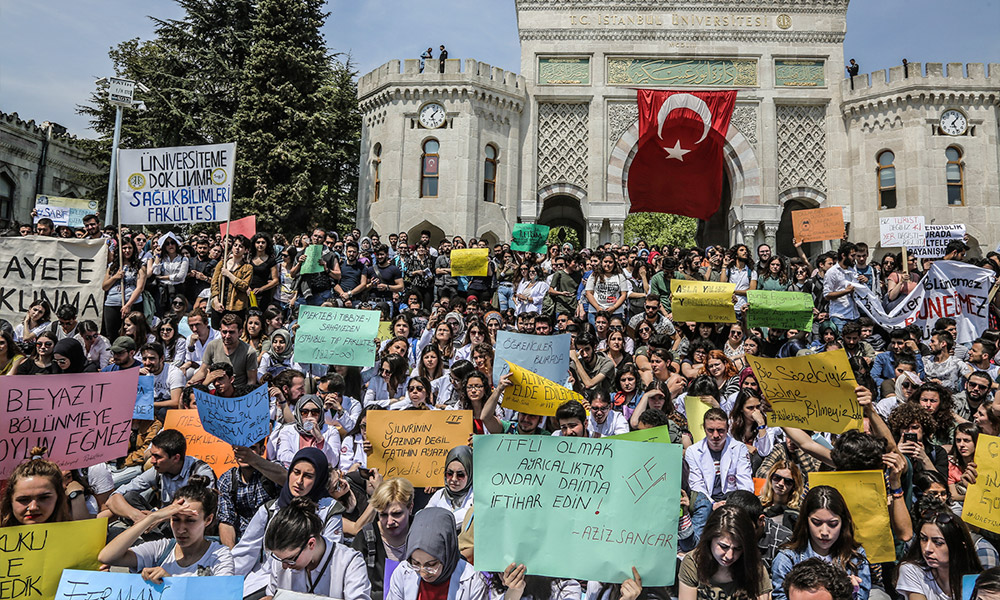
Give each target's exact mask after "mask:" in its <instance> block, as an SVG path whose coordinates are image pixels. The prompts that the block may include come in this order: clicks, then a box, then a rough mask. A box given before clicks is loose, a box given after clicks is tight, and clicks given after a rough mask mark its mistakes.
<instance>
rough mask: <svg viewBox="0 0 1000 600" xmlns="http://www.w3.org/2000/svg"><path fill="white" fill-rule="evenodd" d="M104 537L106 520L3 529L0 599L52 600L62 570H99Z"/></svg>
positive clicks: (105, 539)
mask: <svg viewBox="0 0 1000 600" xmlns="http://www.w3.org/2000/svg"><path fill="white" fill-rule="evenodd" d="M107 537H108V520H107V519H88V520H86V521H70V522H66V523H45V524H42V525H22V526H19V527H7V528H5V529H4V530H3V538H4V540H6V541H5V542H4V546H3V550H4V557H3V562H4V563H5V566H4V568H2V569H0V590H3V593H2V594H0V595H2V596H3V597H5V598H39V597H40V598H44V599H45V600H52V599H53V598H55V596H56V589H57V588H58V587H59V578H60V577H61V576H62V572H63V569H82V570H84V571H96V570H97V568H98V567H100V566H101V563H99V562H98V561H97V554H98V553H99V552H100V551H101V548H104V544H105V542H106V541H107Z"/></svg>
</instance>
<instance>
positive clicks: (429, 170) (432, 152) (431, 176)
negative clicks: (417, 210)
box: [420, 139, 441, 198]
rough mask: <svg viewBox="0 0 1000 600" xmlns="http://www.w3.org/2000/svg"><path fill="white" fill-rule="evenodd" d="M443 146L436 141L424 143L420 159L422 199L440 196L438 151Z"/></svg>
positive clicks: (431, 140)
mask: <svg viewBox="0 0 1000 600" xmlns="http://www.w3.org/2000/svg"><path fill="white" fill-rule="evenodd" d="M440 148H441V145H440V144H438V141H437V140H435V139H429V140H427V141H426V142H424V153H423V155H422V156H421V157H420V168H421V171H420V197H421V198H437V195H438V166H439V165H438V163H439V157H438V150H439V149H440Z"/></svg>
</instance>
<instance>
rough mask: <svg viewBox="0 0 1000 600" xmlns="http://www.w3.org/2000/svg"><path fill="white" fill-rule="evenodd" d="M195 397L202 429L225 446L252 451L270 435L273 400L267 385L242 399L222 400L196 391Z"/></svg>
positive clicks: (241, 397)
mask: <svg viewBox="0 0 1000 600" xmlns="http://www.w3.org/2000/svg"><path fill="white" fill-rule="evenodd" d="M194 395H195V398H197V405H198V418H199V419H200V420H201V425H202V427H204V428H205V431H207V432H208V433H210V434H212V435H214V436H215V437H217V438H219V439H220V440H222V441H223V442H226V443H227V444H232V445H234V446H247V447H249V446H253V445H254V444H256V443H257V442H259V441H261V440H262V439H264V438H266V437H267V434H268V433H270V430H271V419H270V411H271V397H270V396H269V395H268V393H267V384H264V385H262V386H259V387H258V388H257V389H255V390H254V391H252V392H250V393H249V394H247V395H246V396H240V397H238V398H221V397H219V396H215V395H213V394H208V393H205V392H203V391H201V390H195V391H194Z"/></svg>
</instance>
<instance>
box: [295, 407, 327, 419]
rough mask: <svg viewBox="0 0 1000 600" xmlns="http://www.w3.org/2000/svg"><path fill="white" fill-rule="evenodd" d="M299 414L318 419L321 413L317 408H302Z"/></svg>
mask: <svg viewBox="0 0 1000 600" xmlns="http://www.w3.org/2000/svg"><path fill="white" fill-rule="evenodd" d="M300 412H301V413H302V416H306V415H315V416H317V417H319V416H321V415H322V414H323V411H322V410H320V409H318V408H303V409H302V410H301V411H300Z"/></svg>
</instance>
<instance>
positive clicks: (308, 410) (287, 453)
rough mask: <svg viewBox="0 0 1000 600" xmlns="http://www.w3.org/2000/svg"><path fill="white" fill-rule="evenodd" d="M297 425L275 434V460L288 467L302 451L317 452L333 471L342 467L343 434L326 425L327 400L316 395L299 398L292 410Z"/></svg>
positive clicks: (285, 427)
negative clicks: (325, 401) (321, 454)
mask: <svg viewBox="0 0 1000 600" xmlns="http://www.w3.org/2000/svg"><path fill="white" fill-rule="evenodd" d="M292 415H293V416H294V417H295V422H294V424H292V423H289V424H288V425H286V426H284V427H282V428H281V429H280V430H278V432H277V434H273V435H272V436H271V439H272V440H273V442H272V444H273V450H274V452H273V454H272V453H271V452H268V455H269V456H274V460H276V461H277V462H279V463H281V464H283V465H285V466H286V467H288V466H289V465H290V464H291V462H292V460H293V457H294V456H295V453H296V452H298V451H299V449H300V448H316V449H318V450H319V451H320V452H322V453H323V455H324V456H326V459H327V462H328V463H329V465H330V466H331V467H333V468H337V466H338V465H339V464H340V433H339V432H338V431H337V428H336V427H333V426H330V425H327V424H326V418H325V417H324V408H323V400H322V399H320V397H319V396H317V395H316V394H305V395H304V396H302V397H301V398H299V400H298V402H296V403H295V407H294V408H293V410H292Z"/></svg>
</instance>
